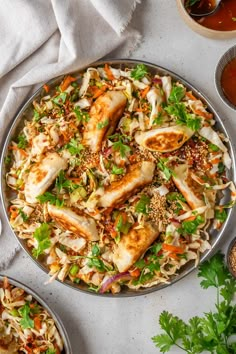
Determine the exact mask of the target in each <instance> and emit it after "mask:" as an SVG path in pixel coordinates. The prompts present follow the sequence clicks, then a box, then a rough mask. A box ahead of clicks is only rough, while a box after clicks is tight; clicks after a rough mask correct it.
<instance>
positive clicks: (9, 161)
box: [4, 155, 11, 165]
mask: <svg viewBox="0 0 236 354" xmlns="http://www.w3.org/2000/svg"><path fill="white" fill-rule="evenodd" d="M4 162H5V165H9V164H10V163H11V156H10V155H7V156H6V157H5V160H4Z"/></svg>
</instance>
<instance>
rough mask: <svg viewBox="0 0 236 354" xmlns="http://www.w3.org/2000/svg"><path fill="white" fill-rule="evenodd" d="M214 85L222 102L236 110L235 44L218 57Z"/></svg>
mask: <svg viewBox="0 0 236 354" xmlns="http://www.w3.org/2000/svg"><path fill="white" fill-rule="evenodd" d="M215 85H216V89H217V92H218V94H219V96H220V98H221V99H222V100H223V102H224V103H226V104H227V105H228V106H229V107H230V108H232V109H233V110H236V45H235V46H233V47H231V48H229V49H228V50H227V52H226V53H224V54H223V55H222V57H221V58H220V60H219V62H218V64H217V66H216V70H215Z"/></svg>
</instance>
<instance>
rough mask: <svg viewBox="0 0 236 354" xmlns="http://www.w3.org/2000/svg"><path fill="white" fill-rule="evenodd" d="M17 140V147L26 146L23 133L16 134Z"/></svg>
mask: <svg viewBox="0 0 236 354" xmlns="http://www.w3.org/2000/svg"><path fill="white" fill-rule="evenodd" d="M17 140H18V142H17V146H18V148H19V149H23V150H24V149H25V148H26V147H27V146H28V140H27V138H26V136H25V135H24V134H20V135H18V138H17Z"/></svg>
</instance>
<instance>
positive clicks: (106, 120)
mask: <svg viewBox="0 0 236 354" xmlns="http://www.w3.org/2000/svg"><path fill="white" fill-rule="evenodd" d="M108 124H109V120H108V119H105V120H104V122H99V123H98V124H97V128H98V129H103V128H105V127H106V126H108Z"/></svg>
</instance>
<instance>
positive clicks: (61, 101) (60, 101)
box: [52, 92, 67, 106]
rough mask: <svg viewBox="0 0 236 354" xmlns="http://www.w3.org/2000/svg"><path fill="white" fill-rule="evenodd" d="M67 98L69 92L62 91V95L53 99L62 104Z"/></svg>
mask: <svg viewBox="0 0 236 354" xmlns="http://www.w3.org/2000/svg"><path fill="white" fill-rule="evenodd" d="M66 98H67V93H66V92H62V93H60V95H58V96H56V97H55V98H53V99H52V101H53V102H54V103H56V104H57V105H59V106H62V105H63V104H64V103H65V102H66Z"/></svg>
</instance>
